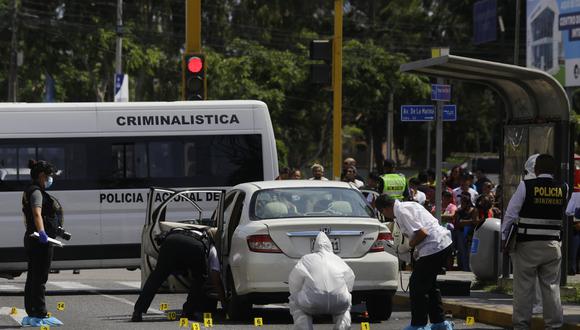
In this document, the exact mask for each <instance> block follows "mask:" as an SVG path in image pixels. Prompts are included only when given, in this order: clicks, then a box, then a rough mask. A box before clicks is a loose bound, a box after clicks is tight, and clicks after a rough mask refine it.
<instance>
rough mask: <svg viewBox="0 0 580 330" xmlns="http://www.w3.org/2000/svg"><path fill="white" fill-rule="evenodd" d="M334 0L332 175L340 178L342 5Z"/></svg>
mask: <svg viewBox="0 0 580 330" xmlns="http://www.w3.org/2000/svg"><path fill="white" fill-rule="evenodd" d="M342 4H343V0H334V39H333V45H332V55H333V56H332V89H333V91H334V93H333V102H332V107H333V112H332V176H333V177H334V180H340V173H341V170H340V169H341V163H342V8H343V6H342Z"/></svg>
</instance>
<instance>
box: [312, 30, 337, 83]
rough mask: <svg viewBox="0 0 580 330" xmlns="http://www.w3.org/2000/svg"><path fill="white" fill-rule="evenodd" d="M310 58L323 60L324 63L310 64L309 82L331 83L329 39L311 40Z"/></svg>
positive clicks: (330, 45) (330, 48) (330, 46)
mask: <svg viewBox="0 0 580 330" xmlns="http://www.w3.org/2000/svg"><path fill="white" fill-rule="evenodd" d="M310 59H311V60H323V61H324V63H316V64H310V83H311V84H319V85H327V86H328V85H331V84H332V75H331V71H332V65H331V64H332V43H331V42H330V40H312V41H311V42H310Z"/></svg>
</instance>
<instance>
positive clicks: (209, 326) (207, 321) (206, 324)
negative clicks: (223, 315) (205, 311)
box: [203, 318, 213, 328]
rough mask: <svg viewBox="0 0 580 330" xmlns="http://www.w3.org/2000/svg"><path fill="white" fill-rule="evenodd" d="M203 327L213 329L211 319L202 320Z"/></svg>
mask: <svg viewBox="0 0 580 330" xmlns="http://www.w3.org/2000/svg"><path fill="white" fill-rule="evenodd" d="M203 326H204V327H206V328H213V319H211V318H204V319H203Z"/></svg>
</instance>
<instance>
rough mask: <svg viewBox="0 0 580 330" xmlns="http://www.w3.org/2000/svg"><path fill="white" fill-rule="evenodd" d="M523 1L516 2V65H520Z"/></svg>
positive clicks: (517, 0)
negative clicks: (521, 10)
mask: <svg viewBox="0 0 580 330" xmlns="http://www.w3.org/2000/svg"><path fill="white" fill-rule="evenodd" d="M521 7H522V6H521V0H516V26H515V31H514V32H515V38H514V65H520V64H519V62H520V16H522V14H521V12H520V8H521Z"/></svg>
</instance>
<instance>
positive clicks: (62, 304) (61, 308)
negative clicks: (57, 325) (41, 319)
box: [56, 301, 65, 312]
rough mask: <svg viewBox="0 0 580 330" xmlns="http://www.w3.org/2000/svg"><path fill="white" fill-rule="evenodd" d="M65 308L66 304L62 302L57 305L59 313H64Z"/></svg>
mask: <svg viewBox="0 0 580 330" xmlns="http://www.w3.org/2000/svg"><path fill="white" fill-rule="evenodd" d="M64 308H65V304H64V302H62V301H61V302H57V303H56V310H57V311H61V312H62V311H64Z"/></svg>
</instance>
